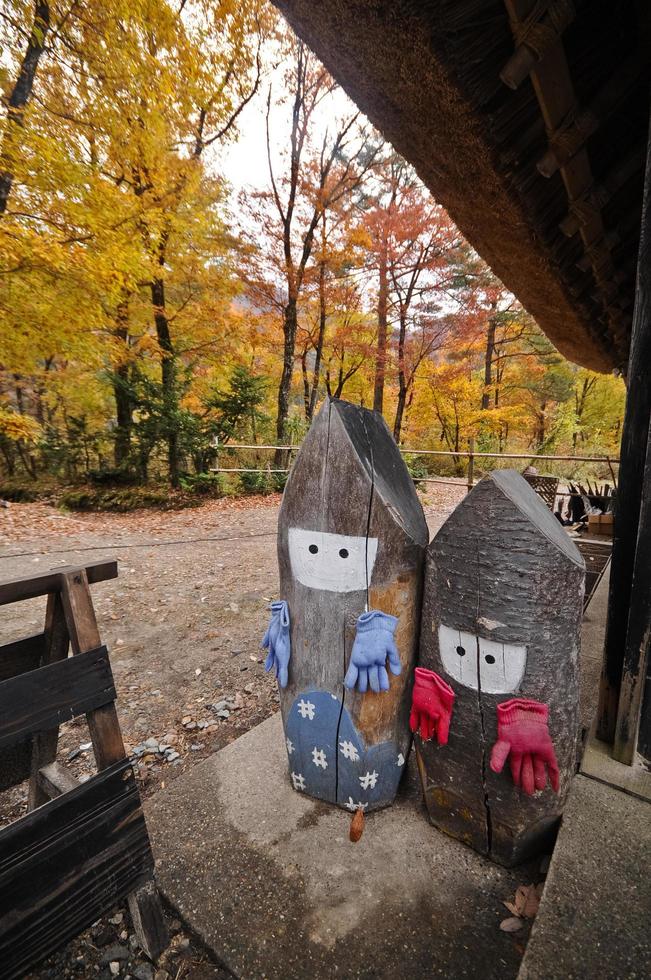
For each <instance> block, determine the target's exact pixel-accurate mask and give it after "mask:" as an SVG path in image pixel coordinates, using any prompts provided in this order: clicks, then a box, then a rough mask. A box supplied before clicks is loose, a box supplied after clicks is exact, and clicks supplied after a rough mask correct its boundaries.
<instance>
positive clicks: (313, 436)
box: [264, 401, 428, 810]
mask: <svg viewBox="0 0 651 980" xmlns="http://www.w3.org/2000/svg"><path fill="white" fill-rule="evenodd" d="M427 541H428V533H427V526H426V523H425V518H424V515H423V511H422V508H421V505H420V503H419V501H418V497H417V495H416V492H415V490H414V485H413V483H412V480H411V478H410V476H409V473H408V472H407V469H406V467H405V464H404V462H403V460H402V458H401V456H400V453H399V451H398V448H397V446H396V444H395V442H394V441H393V439H392V437H391V434H390V433H389V430H388V429H387V427H386V425H385V423H384V420H383V419H382V417H381V416H380V415H378V414H377V413H375V412H370V411H367V410H365V409H362V408H358V407H356V406H354V405H350V404H348V403H347V402H343V401H328V402H326V404H325V405H324V406H323V408H322V410H321V412H320V413H319V415H318V417H317V418H316V420H315V421H314V423H313V424H312V427H311V429H310V431H309V433H308V435H307V437H306V439H305V442H304V443H303V446H302V448H301V451H300V453H299V454H298V457H297V459H296V461H295V463H294V467H293V469H292V472H291V475H290V477H289V480H288V483H287V486H286V488H285V494H284V497H283V502H282V507H281V511H280V518H279V524H278V559H279V564H280V589H281V592H280V595H281V600H282V601H280V602H278V603H274V604H273V607H272V619H271V623H270V628H269V630H268V632H267V635H266V636H265V640H264V645H265V646H267V647H268V649H269V657H268V667H271V666H275V668H276V672H277V675H278V680H279V684H280V691H281V708H282V714H283V722H284V729H285V736H286V742H287V757H288V762H289V773H290V778H291V780H292V784H293V786H294V789H296V790H297V791H299V792H304V793H308V794H309V795H310V796H315V797H317V798H319V799H322V800H327V801H329V802H331V803H337V804H339V805H340V806H344V807H348V808H349V809H351V810H356V809H364V810H372V809H375V808H377V807H381V806H386V805H387V804H389V803H391V801H392V800H393V798H394V795H395V792H396V789H397V787H398V783H399V781H400V777H401V775H402V773H403V769H404V764H405V760H406V757H407V753H408V750H409V746H410V742H411V734H410V731H409V723H408V719H409V694H410V689H411V682H412V668H413V664H414V661H415V658H416V648H417V642H418V631H419V624H420V599H421V585H422V571H423V564H424V559H425V549H426V547H427Z"/></svg>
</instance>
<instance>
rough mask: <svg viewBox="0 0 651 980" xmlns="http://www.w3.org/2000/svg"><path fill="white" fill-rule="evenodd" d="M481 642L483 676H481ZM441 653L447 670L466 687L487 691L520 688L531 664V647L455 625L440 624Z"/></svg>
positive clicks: (488, 692) (504, 692) (505, 692)
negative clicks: (477, 633) (491, 638)
mask: <svg viewBox="0 0 651 980" xmlns="http://www.w3.org/2000/svg"><path fill="white" fill-rule="evenodd" d="M477 644H479V678H478V677H477ZM439 652H440V654H441V660H442V661H443V666H444V667H445V669H446V671H447V673H448V674H449V675H450V676H451V677H453V678H454V680H455V681H459V683H460V684H463V686H464V687H472V688H474V690H475V691H476V690H478V689H479V688H480V687H481V690H482V691H484V692H486V694H508V693H510V692H512V691H517V690H518V688H519V687H520V684H521V683H522V679H523V677H524V670H525V667H526V665H527V648H526V647H525V646H517V645H515V644H512V643H498V642H496V641H495V640H487V639H485V638H484V637H483V636H476V635H475V634H474V633H464V632H462V631H461V630H457V629H453V628H452V627H451V626H444V625H443V623H441V625H440V626H439Z"/></svg>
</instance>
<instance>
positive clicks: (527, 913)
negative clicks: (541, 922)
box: [522, 885, 540, 919]
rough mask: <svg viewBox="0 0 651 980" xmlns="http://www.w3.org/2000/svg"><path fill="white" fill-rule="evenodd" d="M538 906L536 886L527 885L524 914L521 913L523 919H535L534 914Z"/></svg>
mask: <svg viewBox="0 0 651 980" xmlns="http://www.w3.org/2000/svg"><path fill="white" fill-rule="evenodd" d="M539 905H540V899H539V897H538V895H537V893H536V886H535V885H529V890H528V893H527V901H526V902H525V906H524V912H523V913H522V914H523V915H524V917H525V919H535V918H536V912H537V911H538V906H539Z"/></svg>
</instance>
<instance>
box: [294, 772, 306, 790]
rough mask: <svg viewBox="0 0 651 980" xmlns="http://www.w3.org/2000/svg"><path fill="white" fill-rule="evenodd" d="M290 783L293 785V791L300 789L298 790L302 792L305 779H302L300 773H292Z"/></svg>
mask: <svg viewBox="0 0 651 980" xmlns="http://www.w3.org/2000/svg"><path fill="white" fill-rule="evenodd" d="M292 782H293V784H294V789H300V790H304V789H305V778H304V777H303V775H302V773H300V772H293V773H292Z"/></svg>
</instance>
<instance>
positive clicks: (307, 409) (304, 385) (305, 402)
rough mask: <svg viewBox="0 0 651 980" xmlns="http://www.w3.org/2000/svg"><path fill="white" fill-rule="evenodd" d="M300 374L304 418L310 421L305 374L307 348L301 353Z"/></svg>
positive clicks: (306, 377) (308, 381) (308, 396)
mask: <svg viewBox="0 0 651 980" xmlns="http://www.w3.org/2000/svg"><path fill="white" fill-rule="evenodd" d="M301 374H302V375H303V406H304V408H305V418H306V419H307V420H308V422H309V421H310V379H309V377H308V373H307V348H306V349H305V350H304V351H303V352H302V353H301Z"/></svg>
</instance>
